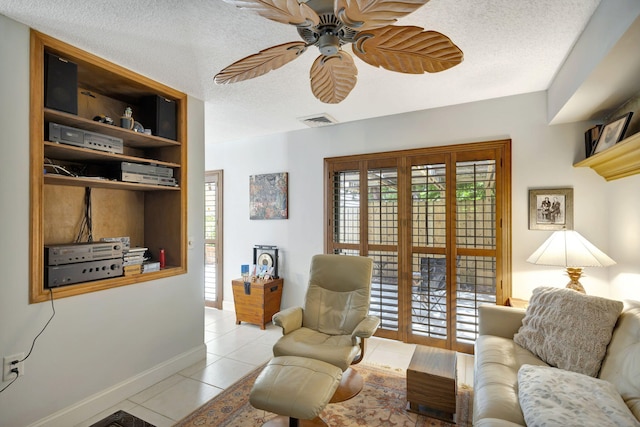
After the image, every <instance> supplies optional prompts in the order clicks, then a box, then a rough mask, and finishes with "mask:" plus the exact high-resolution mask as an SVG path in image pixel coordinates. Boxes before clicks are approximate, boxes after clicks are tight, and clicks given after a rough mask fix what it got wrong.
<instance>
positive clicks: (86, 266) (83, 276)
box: [44, 258, 122, 288]
mask: <svg viewBox="0 0 640 427" xmlns="http://www.w3.org/2000/svg"><path fill="white" fill-rule="evenodd" d="M44 273H45V278H44V283H45V288H55V287H58V286H64V285H72V284H74V283H81V282H88V281H90V280H99V279H107V278H109V277H118V276H122V258H118V259H106V260H101V261H87V262H79V263H77V264H67V265H59V266H47V267H45V269H44Z"/></svg>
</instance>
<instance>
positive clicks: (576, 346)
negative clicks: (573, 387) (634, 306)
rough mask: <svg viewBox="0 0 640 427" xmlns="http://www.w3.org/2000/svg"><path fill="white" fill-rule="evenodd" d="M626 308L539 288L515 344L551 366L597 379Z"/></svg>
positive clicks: (583, 296)
mask: <svg viewBox="0 0 640 427" xmlns="http://www.w3.org/2000/svg"><path fill="white" fill-rule="evenodd" d="M622 308H623V304H622V302H621V301H614V300H610V299H606V298H601V297H596V296H591V295H585V294H581V293H579V292H576V291H574V290H571V289H564V288H563V289H559V288H549V287H539V288H536V289H534V290H533V295H532V297H531V300H530V301H529V306H528V307H527V311H526V313H525V316H524V319H523V320H522V326H521V327H520V330H519V331H518V333H516V334H515V335H514V337H513V341H514V342H515V343H516V344H518V345H520V346H521V347H523V348H526V349H527V350H529V351H530V352H532V353H533V354H535V355H536V356H538V357H539V358H540V359H542V360H543V361H544V362H546V363H547V364H548V365H551V366H555V367H558V368H562V369H566V370H569V371H573V372H579V373H581V374H585V375H590V376H592V377H595V376H597V375H598V371H599V370H600V365H601V363H602V359H604V356H605V354H606V351H607V345H608V344H609V341H610V340H611V334H612V332H613V327H614V326H615V324H616V321H617V320H618V316H619V315H620V313H621V312H622Z"/></svg>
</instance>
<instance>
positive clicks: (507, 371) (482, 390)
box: [473, 335, 546, 426]
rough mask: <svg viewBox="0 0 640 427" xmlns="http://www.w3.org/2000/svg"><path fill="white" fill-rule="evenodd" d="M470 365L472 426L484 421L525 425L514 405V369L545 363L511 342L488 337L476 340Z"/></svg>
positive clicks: (516, 406) (518, 408)
mask: <svg viewBox="0 0 640 427" xmlns="http://www.w3.org/2000/svg"><path fill="white" fill-rule="evenodd" d="M474 363H475V367H474V385H473V425H474V426H475V425H481V424H480V422H481V421H482V420H485V419H492V420H496V419H500V420H504V421H505V422H509V423H513V424H514V425H520V426H523V425H525V423H524V418H523V417H522V411H521V410H520V404H519V403H518V369H519V368H520V366H522V365H523V364H540V365H545V363H544V362H543V361H541V360H540V359H538V358H537V357H536V356H535V355H533V354H532V353H531V352H530V351H529V350H525V349H524V348H522V347H520V346H519V345H517V344H515V343H514V342H513V340H512V339H508V338H503V337H497V336H492V335H480V336H478V338H477V339H476V343H475V356H474ZM545 366H546V365H545ZM488 425H494V424H493V423H489V424H488Z"/></svg>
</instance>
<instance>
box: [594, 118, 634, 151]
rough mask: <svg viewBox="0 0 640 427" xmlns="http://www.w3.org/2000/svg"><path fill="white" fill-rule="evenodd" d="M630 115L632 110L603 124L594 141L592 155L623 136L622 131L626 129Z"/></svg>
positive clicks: (610, 145)
mask: <svg viewBox="0 0 640 427" xmlns="http://www.w3.org/2000/svg"><path fill="white" fill-rule="evenodd" d="M632 115H633V111H631V112H628V113H627V114H625V115H623V116H619V117H616V118H615V119H613V120H612V121H610V122H609V123H607V124H606V125H604V127H603V128H602V132H600V137H599V138H598V142H596V144H595V147H594V148H593V153H592V155H594V154H598V153H600V152H602V151H604V150H606V149H607V148H610V147H613V146H614V145H616V144H617V143H618V142H620V141H621V140H622V138H623V137H624V133H625V132H626V131H627V126H629V121H631V116H632Z"/></svg>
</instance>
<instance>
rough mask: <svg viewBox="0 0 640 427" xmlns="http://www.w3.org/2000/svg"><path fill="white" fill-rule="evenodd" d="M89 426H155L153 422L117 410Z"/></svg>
mask: <svg viewBox="0 0 640 427" xmlns="http://www.w3.org/2000/svg"><path fill="white" fill-rule="evenodd" d="M91 427H155V426H154V425H153V424H150V423H148V422H146V421H145V420H141V419H140V418H138V417H135V416H133V415H131V414H129V413H128V412H125V411H118V412H114V413H113V414H111V415H109V416H108V417H107V418H104V419H102V420H100V421H98V422H97V423H95V424H91Z"/></svg>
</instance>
